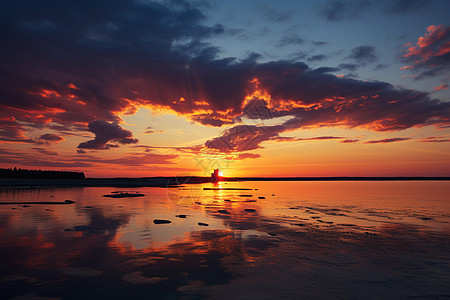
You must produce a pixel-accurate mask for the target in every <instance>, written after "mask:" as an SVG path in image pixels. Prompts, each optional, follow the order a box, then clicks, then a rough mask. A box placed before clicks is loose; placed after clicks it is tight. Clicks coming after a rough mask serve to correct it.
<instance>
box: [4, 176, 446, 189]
mask: <svg viewBox="0 0 450 300" xmlns="http://www.w3.org/2000/svg"><path fill="white" fill-rule="evenodd" d="M431 180H439V181H442V180H450V177H443V176H435V177H425V176H414V177H406V176H398V177H397V176H396V177H224V178H222V181H224V182H236V181H431ZM208 182H212V180H211V177H198V176H191V177H189V176H185V177H142V178H85V179H74V180H69V179H37V178H28V179H18V178H0V188H15V187H20V188H39V187H164V188H176V187H180V186H182V185H185V184H198V183H208Z"/></svg>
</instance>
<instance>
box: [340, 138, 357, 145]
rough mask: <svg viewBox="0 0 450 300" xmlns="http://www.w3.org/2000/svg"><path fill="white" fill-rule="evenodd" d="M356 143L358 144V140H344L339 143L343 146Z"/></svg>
mask: <svg viewBox="0 0 450 300" xmlns="http://www.w3.org/2000/svg"><path fill="white" fill-rule="evenodd" d="M357 142H359V140H352V139H346V140H342V141H340V143H343V144H352V143H357Z"/></svg>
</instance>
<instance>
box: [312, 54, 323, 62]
mask: <svg viewBox="0 0 450 300" xmlns="http://www.w3.org/2000/svg"><path fill="white" fill-rule="evenodd" d="M326 58H327V56H326V55H323V54H317V55H313V56H311V57H308V61H311V62H312V61H321V60H324V59H326Z"/></svg>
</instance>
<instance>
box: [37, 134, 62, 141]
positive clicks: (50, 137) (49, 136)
mask: <svg viewBox="0 0 450 300" xmlns="http://www.w3.org/2000/svg"><path fill="white" fill-rule="evenodd" d="M39 140H41V141H43V142H47V143H59V142H62V141H64V137H62V136H60V135H57V134H53V133H46V134H43V135H41V136H40V137H39Z"/></svg>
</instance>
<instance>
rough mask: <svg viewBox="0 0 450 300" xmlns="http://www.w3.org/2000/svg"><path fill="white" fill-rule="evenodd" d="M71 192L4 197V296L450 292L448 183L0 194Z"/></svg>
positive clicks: (0, 256)
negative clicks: (127, 194) (124, 194)
mask: <svg viewBox="0 0 450 300" xmlns="http://www.w3.org/2000/svg"><path fill="white" fill-rule="evenodd" d="M205 187H207V188H208V187H221V188H248V189H251V190H203V188H205ZM113 191H137V192H140V193H143V194H145V196H144V197H141V198H119V199H112V198H105V197H102V196H103V195H105V194H110V193H111V192H113ZM66 199H69V200H73V201H76V203H74V204H68V205H44V204H30V205H29V206H28V205H25V207H24V205H23V204H20V205H19V204H8V205H0V295H1V296H0V298H2V299H10V298H17V299H49V298H52V299H53V298H56V299H57V298H62V299H80V298H83V299H99V298H100V299H103V298H107V299H123V298H130V299H179V298H183V299H198V298H212V299H230V298H231V297H233V298H236V299H274V298H286V299H292V298H302V297H306V298H330V297H331V298H345V299H348V298H406V297H425V298H448V297H450V200H449V199H450V182H443V181H440V182H439V181H436V182H414V181H412V182H241V183H221V184H220V185H219V186H214V185H212V184H202V185H188V186H186V187H184V188H170V189H164V188H133V189H116V188H64V189H33V190H24V189H21V190H3V191H0V202H37V201H40V202H42V201H44V202H48V201H64V200H66ZM177 215H186V217H185V218H179V217H176V216H177ZM154 219H164V220H170V221H171V223H170V224H154V222H153V220H154ZM199 222H201V223H204V224H208V226H201V225H199V224H198V223H199Z"/></svg>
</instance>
